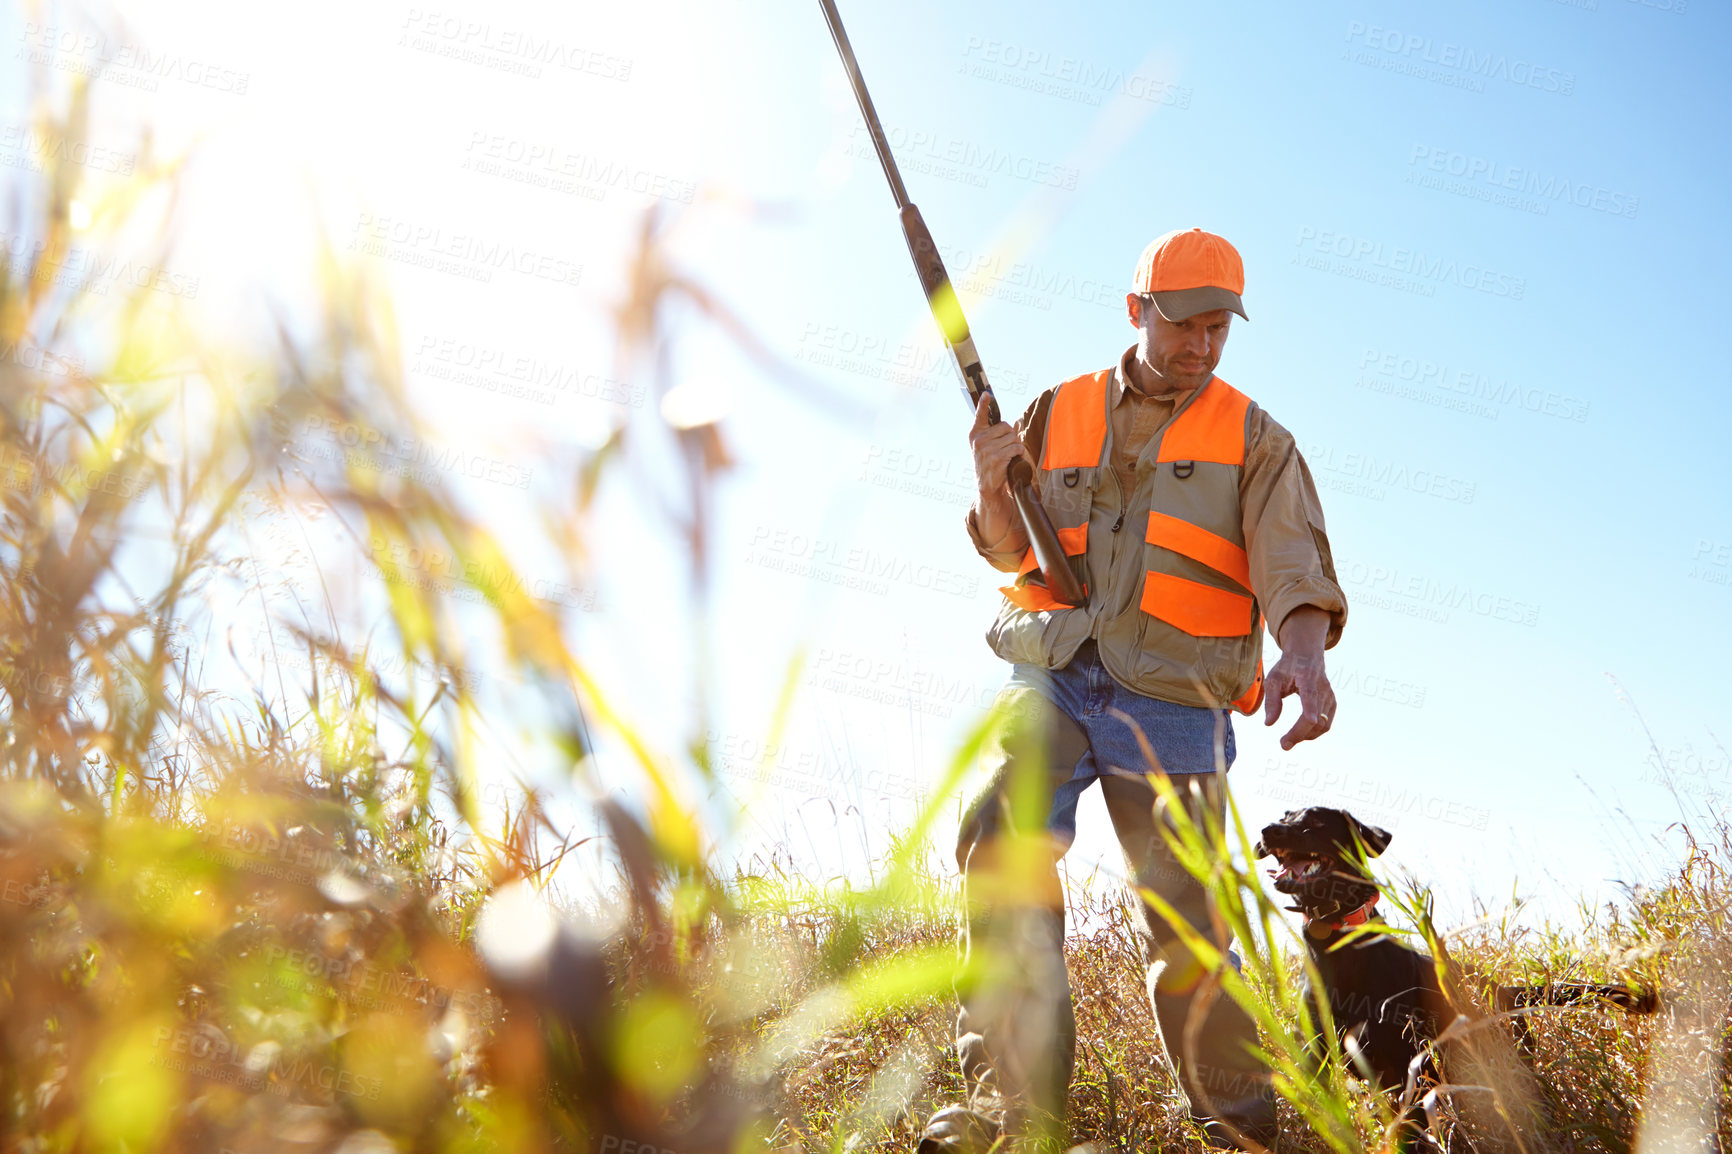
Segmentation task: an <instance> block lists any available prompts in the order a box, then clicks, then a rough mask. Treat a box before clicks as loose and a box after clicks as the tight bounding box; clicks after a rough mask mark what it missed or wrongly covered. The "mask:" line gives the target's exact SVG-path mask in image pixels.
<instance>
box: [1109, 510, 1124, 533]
mask: <svg viewBox="0 0 1732 1154" xmlns="http://www.w3.org/2000/svg"><path fill="white" fill-rule="evenodd" d="M1124 527H1125V511H1124V510H1123V509H1120V510H1119V519H1118V520H1117V521H1114V522H1113V528H1112V531H1113V532H1114V533H1117V532H1118V531H1119V530H1120V529H1123V528H1124Z"/></svg>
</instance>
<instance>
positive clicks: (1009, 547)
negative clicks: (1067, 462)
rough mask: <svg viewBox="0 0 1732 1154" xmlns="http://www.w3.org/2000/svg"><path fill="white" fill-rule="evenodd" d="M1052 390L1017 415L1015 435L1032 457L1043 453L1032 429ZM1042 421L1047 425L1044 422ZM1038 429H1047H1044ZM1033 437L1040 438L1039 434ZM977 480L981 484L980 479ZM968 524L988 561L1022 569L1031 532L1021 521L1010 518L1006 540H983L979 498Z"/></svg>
mask: <svg viewBox="0 0 1732 1154" xmlns="http://www.w3.org/2000/svg"><path fill="white" fill-rule="evenodd" d="M1053 392H1054V390H1052V389H1048V390H1047V391H1046V392H1044V393H1042V394H1041V395H1040V396H1038V397H1036V398H1035V399H1034V400H1033V401H1031V402H1029V406H1028V408H1026V409H1024V410H1023V411H1022V416H1021V417H1019V418H1017V422H1016V434H1017V436H1019V437H1021V438H1022V443H1023V444H1024V445H1025V446H1027V448H1028V451H1029V456H1031V457H1035V458H1036V459H1038V458H1039V455H1040V446H1039V445H1038V444H1031V443H1030V436H1029V430H1030V429H1031V428H1032V427H1033V426H1034V425H1035V423H1036V420H1035V414H1036V412H1037V411H1038V410H1039V409H1040V407H1041V402H1042V401H1043V400H1046V399H1047V398H1048V397H1049V396H1050V395H1051V394H1052V393H1053ZM1041 424H1043V425H1044V422H1041ZM1039 432H1044V428H1043V429H1041V430H1039ZM1034 439H1035V440H1038V439H1039V438H1038V435H1037V436H1036V437H1035V438H1034ZM976 481H977V483H978V478H976ZM966 524H967V526H968V539H969V540H970V541H972V542H974V551H975V552H976V553H979V554H980V555H981V556H982V557H984V558H986V561H987V564H989V565H991V566H992V567H993V568H994V569H997V570H999V571H1000V572H1003V573H1015V572H1016V571H1017V570H1018V569H1020V568H1022V558H1023V554H1025V553H1027V552H1028V531H1027V530H1026V529H1024V528H1023V527H1022V521H1021V520H1013V521H1011V523H1010V531H1009V532H1008V533H1007V534H1005V536H1004V539H1003V540H1000V541H982V540H981V539H980V508H979V501H978V499H977V500H976V502H975V504H973V505H970V506H969V507H968V516H967V518H966Z"/></svg>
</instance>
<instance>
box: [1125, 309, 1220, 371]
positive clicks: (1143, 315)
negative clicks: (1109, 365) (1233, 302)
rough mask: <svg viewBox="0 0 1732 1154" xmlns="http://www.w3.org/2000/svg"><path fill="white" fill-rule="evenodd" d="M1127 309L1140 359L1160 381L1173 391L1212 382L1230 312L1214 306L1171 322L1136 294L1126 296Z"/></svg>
mask: <svg viewBox="0 0 1732 1154" xmlns="http://www.w3.org/2000/svg"><path fill="white" fill-rule="evenodd" d="M1125 309H1126V311H1127V312H1128V314H1129V315H1130V320H1131V324H1133V325H1135V326H1136V329H1137V359H1138V360H1139V361H1141V362H1142V363H1143V364H1144V365H1145V366H1146V367H1147V368H1148V369H1149V370H1150V371H1152V372H1153V373H1154V375H1155V376H1156V377H1157V378H1158V379H1159V381H1160V383H1161V384H1163V385H1165V386H1166V388H1167V389H1168V390H1173V389H1199V388H1202V387H1203V386H1204V385H1206V384H1208V383H1209V378H1210V377H1212V376H1214V375H1215V366H1216V365H1217V364H1219V363H1220V360H1221V350H1222V349H1224V348H1225V347H1226V345H1227V329H1228V327H1229V326H1230V325H1231V324H1232V320H1233V314H1232V313H1231V312H1229V311H1227V310H1226V309H1214V310H1213V311H1211V312H1206V313H1198V314H1196V315H1195V316H1190V317H1186V318H1185V319H1184V320H1182V321H1170V320H1167V319H1166V318H1165V317H1163V316H1162V315H1161V313H1160V310H1159V309H1157V308H1155V306H1154V303H1153V302H1152V301H1150V300H1148V299H1146V298H1145V297H1143V296H1141V295H1140V294H1137V293H1129V294H1127V295H1126V297H1125Z"/></svg>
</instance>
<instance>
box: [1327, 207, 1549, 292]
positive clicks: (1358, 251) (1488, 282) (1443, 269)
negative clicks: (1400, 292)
mask: <svg viewBox="0 0 1732 1154" xmlns="http://www.w3.org/2000/svg"><path fill="white" fill-rule="evenodd" d="M1296 243H1297V245H1298V252H1296V253H1295V254H1294V257H1293V262H1294V263H1295V264H1305V265H1306V266H1307V267H1320V266H1319V265H1318V264H1317V262H1318V261H1322V262H1324V265H1323V266H1321V267H1322V271H1325V272H1338V273H1341V274H1342V275H1355V276H1357V277H1358V278H1359V279H1363V280H1367V281H1371V282H1373V283H1392V284H1393V287H1404V286H1408V285H1412V286H1416V287H1418V288H1421V289H1430V288H1431V287H1432V286H1433V285H1435V284H1452V285H1455V286H1457V287H1459V288H1464V289H1472V290H1474V291H1476V292H1482V293H1489V294H1491V295H1492V296H1498V297H1507V298H1508V299H1510V300H1512V301H1519V300H1521V299H1522V297H1523V295H1524V294H1526V292H1527V286H1528V282H1527V278H1526V277H1518V276H1512V275H1510V274H1509V273H1506V272H1499V271H1497V270H1496V269H1492V268H1487V267H1486V266H1484V265H1482V264H1478V263H1474V262H1463V261H1458V260H1456V259H1454V258H1453V257H1444V256H1427V255H1426V254H1425V253H1423V252H1420V251H1419V250H1418V249H1413V248H1399V247H1392V246H1385V245H1384V243H1383V242H1382V241H1380V240H1372V239H1371V238H1369V237H1363V236H1354V235H1353V234H1351V233H1346V232H1330V231H1328V230H1326V229H1317V228H1312V227H1311V226H1310V225H1305V226H1303V227H1301V228H1300V229H1299V239H1298V241H1297V242H1296ZM1330 257H1336V258H1340V261H1342V262H1345V264H1346V266H1347V267H1346V268H1345V269H1343V268H1335V267H1333V266H1328V265H1327V261H1328V258H1330ZM1392 278H1393V279H1392ZM1421 295H1425V296H1430V295H1432V293H1431V292H1425V293H1423V294H1421Z"/></svg>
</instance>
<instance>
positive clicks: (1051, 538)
mask: <svg viewBox="0 0 1732 1154" xmlns="http://www.w3.org/2000/svg"><path fill="white" fill-rule="evenodd" d="M818 3H819V4H821V5H822V6H823V8H824V19H825V21H826V22H828V23H829V25H830V36H831V39H833V40H835V41H836V51H837V52H839V53H841V55H842V66H843V67H844V68H845V69H846V70H847V72H848V83H849V84H850V85H852V86H853V88H854V99H855V101H856V102H857V103H858V104H859V105H860V114H861V115H862V116H863V117H865V118H866V128H867V131H869V132H870V133H871V134H872V147H873V148H874V149H875V150H876V151H877V153H878V163H879V164H880V165H882V166H883V168H884V176H885V178H886V179H887V180H889V181H890V192H891V195H893V196H894V197H895V198H896V207H897V208H898V209H899V210H900V214H901V218H902V236H903V239H905V240H906V241H907V242H908V255H909V256H911V257H913V258H914V271H915V273H916V274H917V275H918V276H919V277H920V287H921V289H922V290H923V291H924V292H925V293H926V304H927V307H928V308H930V309H931V310H932V319H933V320H935V321H937V322H938V331H939V332H941V333H942V334H944V343H945V345H946V346H948V347H949V349H950V356H951V360H952V362H953V363H954V364H955V365H956V372H957V375H958V376H960V377H961V378H962V390H963V392H964V393H965V394H966V396H967V400H968V407H969V411H970V412H973V411H974V410H975V409H976V408H978V407H979V405H980V404H981V402H982V401H983V400H984V401H985V403H986V406H987V409H986V415H987V420H988V421H990V422H991V423H992V424H995V425H996V424H998V422H999V420H1000V413H999V410H998V398H996V397H994V396H993V395H992V386H991V384H989V383H988V382H987V379H986V367H985V366H984V365H982V364H981V363H980V354H979V353H978V352H976V351H975V348H974V337H973V336H972V335H971V334H970V333H969V331H968V320H967V318H966V317H964V316H963V315H962V305H961V303H960V302H959V301H958V300H957V299H956V289H955V288H954V287H952V286H951V283H950V274H949V273H948V272H946V271H945V268H944V260H943V258H942V257H940V256H939V254H938V244H937V242H936V241H934V240H933V239H932V232H931V230H930V229H928V228H927V227H926V221H925V219H924V218H922V217H921V215H920V210H919V209H918V208H916V207H915V206H914V202H913V201H911V200H909V199H908V189H907V188H906V187H905V186H904V185H903V183H902V173H901V172H900V171H899V170H898V169H897V167H896V158H895V157H894V156H893V155H891V152H890V142H889V140H887V139H886V138H885V136H884V126H883V125H882V124H880V123H879V122H878V111H877V109H875V108H874V107H873V106H872V96H871V94H870V93H868V92H867V91H866V78H865V77H864V76H862V75H860V65H859V62H858V61H856V60H855V59H854V48H853V46H852V45H850V44H849V43H848V33H847V32H846V31H845V30H844V29H843V27H842V14H841V13H840V12H838V11H837V10H836V0H818ZM1007 479H1008V481H1009V484H1010V490H1011V495H1012V497H1013V498H1014V499H1015V501H1016V507H1017V511H1018V512H1019V513H1021V514H1022V523H1023V527H1024V528H1025V529H1026V530H1027V531H1028V540H1029V547H1030V548H1032V549H1033V550H1034V556H1035V560H1036V562H1038V563H1039V565H1040V572H1041V578H1042V579H1043V580H1044V581H1045V582H1046V586H1047V590H1048V592H1050V593H1051V594H1052V595H1053V597H1054V598H1056V599H1057V600H1059V601H1061V602H1063V603H1065V604H1067V605H1081V604H1083V603H1084V600H1085V592H1084V590H1083V587H1082V582H1080V581H1078V580H1077V576H1076V574H1075V572H1073V571H1072V569H1071V567H1070V561H1069V559H1068V558H1067V557H1066V556H1065V552H1064V548H1063V546H1062V545H1061V544H1060V543H1059V539H1058V531H1057V530H1056V529H1055V528H1054V527H1053V523H1052V518H1050V517H1049V516H1047V512H1046V509H1045V508H1043V507H1042V506H1041V503H1040V496H1039V495H1038V494H1037V493H1036V492H1035V488H1034V471H1033V470H1032V469H1031V468H1029V466H1028V463H1027V462H1025V461H1023V460H1022V459H1021V458H1020V457H1019V458H1017V459H1016V460H1015V461H1012V462H1011V469H1010V471H1009V476H1008V478H1007Z"/></svg>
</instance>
